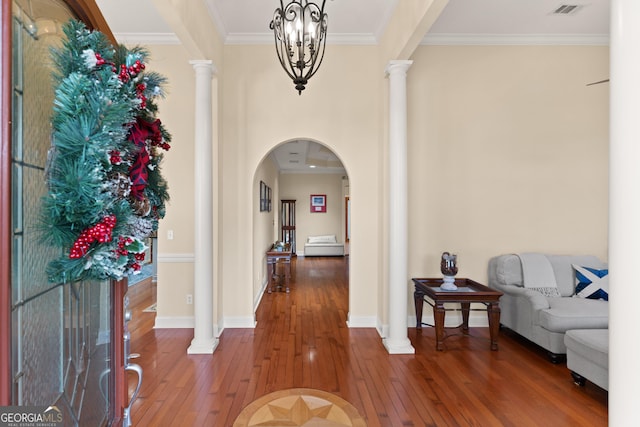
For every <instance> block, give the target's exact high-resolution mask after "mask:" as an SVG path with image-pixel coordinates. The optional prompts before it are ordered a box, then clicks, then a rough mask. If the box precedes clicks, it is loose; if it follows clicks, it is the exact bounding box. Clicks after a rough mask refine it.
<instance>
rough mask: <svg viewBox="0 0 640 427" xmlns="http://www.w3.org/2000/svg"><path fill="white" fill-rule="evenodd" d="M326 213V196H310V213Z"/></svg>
mask: <svg viewBox="0 0 640 427" xmlns="http://www.w3.org/2000/svg"><path fill="white" fill-rule="evenodd" d="M326 211H327V195H326V194H312V195H311V212H326Z"/></svg>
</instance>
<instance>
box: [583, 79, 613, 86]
mask: <svg viewBox="0 0 640 427" xmlns="http://www.w3.org/2000/svg"><path fill="white" fill-rule="evenodd" d="M608 81H609V79H604V80H600V81H599V82H593V83H587V86H593V85H599V84H600V83H606V82H608Z"/></svg>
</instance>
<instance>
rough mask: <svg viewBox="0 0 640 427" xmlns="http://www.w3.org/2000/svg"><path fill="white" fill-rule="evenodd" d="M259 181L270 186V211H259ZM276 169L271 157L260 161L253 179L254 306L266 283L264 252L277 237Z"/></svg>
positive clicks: (277, 185)
mask: <svg viewBox="0 0 640 427" xmlns="http://www.w3.org/2000/svg"><path fill="white" fill-rule="evenodd" d="M260 181H263V182H264V183H265V184H266V185H267V186H269V187H270V188H271V211H263V212H260ZM278 187H279V184H278V169H277V168H276V165H275V163H274V162H273V161H272V160H271V157H268V156H267V157H266V158H265V159H264V161H262V162H261V163H260V166H259V167H258V170H257V171H256V174H255V177H254V180H253V206H252V210H253V245H252V246H253V247H252V260H251V261H252V265H253V290H252V295H253V298H254V307H255V308H257V305H258V303H259V301H260V297H261V295H262V291H264V289H265V286H266V284H267V268H266V267H267V260H266V256H265V252H266V251H267V249H269V248H270V247H271V245H272V244H273V243H274V242H275V240H276V239H277V238H278V237H277V236H278V231H277V230H278V228H277V225H278V214H277V212H278Z"/></svg>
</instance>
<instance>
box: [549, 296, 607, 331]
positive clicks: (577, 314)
mask: <svg viewBox="0 0 640 427" xmlns="http://www.w3.org/2000/svg"><path fill="white" fill-rule="evenodd" d="M548 301H549V308H546V309H544V310H540V311H539V312H538V324H539V325H540V326H541V327H543V328H544V329H547V330H549V331H553V332H566V331H568V330H569V329H606V328H608V327H609V303H608V302H607V301H602V300H592V299H583V298H549V299H548Z"/></svg>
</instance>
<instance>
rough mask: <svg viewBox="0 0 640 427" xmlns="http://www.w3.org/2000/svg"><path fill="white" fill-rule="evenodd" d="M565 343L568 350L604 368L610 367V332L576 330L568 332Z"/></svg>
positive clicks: (603, 330)
mask: <svg viewBox="0 0 640 427" xmlns="http://www.w3.org/2000/svg"><path fill="white" fill-rule="evenodd" d="M564 343H565V345H566V346H567V348H568V349H571V350H573V351H575V352H576V353H578V354H580V355H581V356H582V357H583V358H585V359H587V360H589V361H591V362H593V363H595V364H596V365H598V366H602V367H603V368H608V367H609V330H608V329H574V330H570V331H567V333H566V334H565V336H564Z"/></svg>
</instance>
